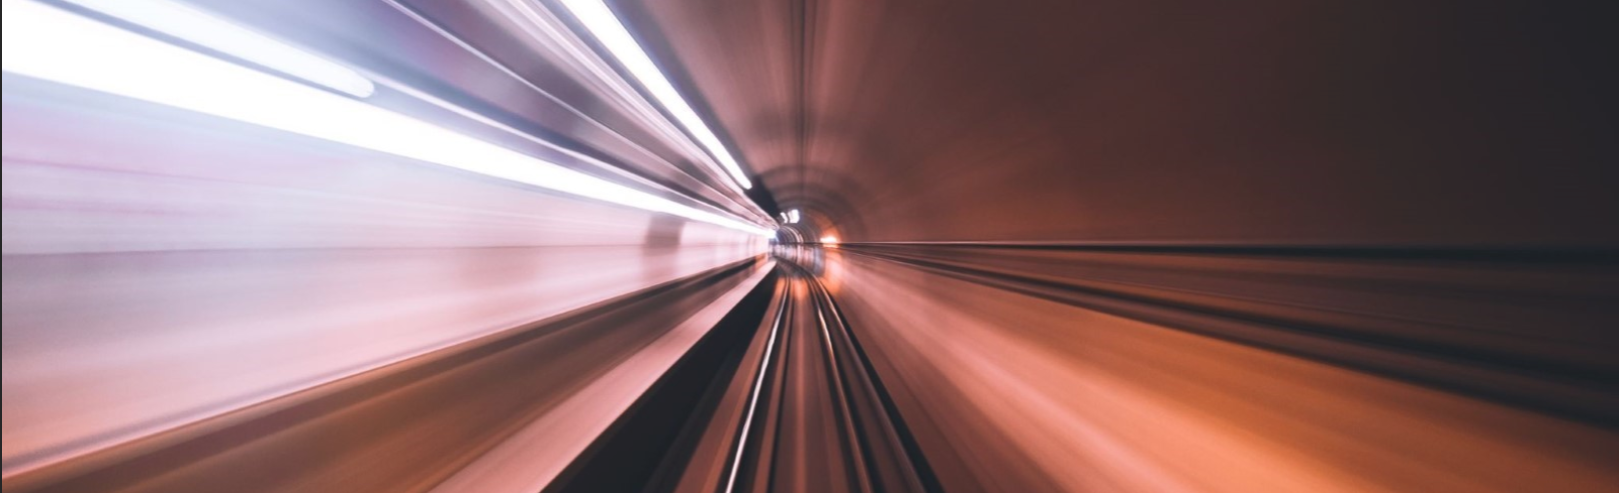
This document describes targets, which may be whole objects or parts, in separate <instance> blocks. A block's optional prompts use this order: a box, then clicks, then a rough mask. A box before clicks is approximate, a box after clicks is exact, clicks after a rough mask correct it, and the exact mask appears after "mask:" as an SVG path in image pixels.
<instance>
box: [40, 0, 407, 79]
mask: <svg viewBox="0 0 1619 493" xmlns="http://www.w3.org/2000/svg"><path fill="white" fill-rule="evenodd" d="M65 1H66V2H67V3H70V4H74V5H78V6H80V7H84V8H87V9H90V10H94V11H96V12H100V13H103V14H106V15H108V16H112V17H115V18H118V19H121V20H123V21H126V22H129V23H131V24H135V25H138V26H141V27H145V28H147V29H151V30H154V31H158V32H162V33H164V34H168V35H170V36H174V37H176V38H180V39H183V40H186V41H190V42H192V43H196V44H199V45H202V46H206V47H208V48H211V49H215V50H219V51H220V52H221V53H227V54H230V55H231V56H235V57H239V58H241V59H243V60H247V61H250V62H253V63H257V64H259V65H263V66H265V67H269V68H270V69H273V70H276V71H278V72H282V73H285V74H287V75H291V76H293V77H297V78H300V79H303V80H306V81H309V82H312V83H315V84H319V85H322V86H326V87H328V88H331V89H333V90H336V91H339V92H343V93H346V94H349V95H352V96H354V97H358V98H364V97H368V96H370V95H371V94H372V93H374V92H376V85H375V84H372V82H371V80H370V79H367V78H365V76H363V75H360V74H359V73H358V72H355V71H354V70H351V69H349V68H348V67H344V66H342V65H339V64H337V63H334V62H332V61H330V60H327V59H325V58H321V57H319V56H316V55H314V54H311V53H308V52H305V51H303V50H300V49H298V48H294V47H292V46H289V45H287V44H285V43H282V42H280V41H276V40H274V39H271V38H269V37H266V36H264V35H261V34H258V33H255V32H253V31H250V30H247V29H245V28H242V27H241V26H237V25H235V24H232V23H231V22H229V21H226V20H224V19H220V18H218V17H214V16H212V15H208V14H206V13H203V12H201V11H199V10H196V9H193V8H191V7H187V6H185V5H181V4H178V3H174V2H168V1H164V0H65Z"/></svg>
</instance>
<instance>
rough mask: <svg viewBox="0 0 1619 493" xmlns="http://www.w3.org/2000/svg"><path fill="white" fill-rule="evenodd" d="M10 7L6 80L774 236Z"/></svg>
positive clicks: (240, 71)
mask: <svg viewBox="0 0 1619 493" xmlns="http://www.w3.org/2000/svg"><path fill="white" fill-rule="evenodd" d="M109 3H117V2H109ZM3 5H4V13H3V14H0V20H3V23H4V26H3V28H0V34H3V36H4V39H3V41H0V49H3V53H0V63H3V65H4V67H3V68H4V70H5V71H6V72H12V73H16V74H21V75H25V76H29V77H35V78H40V79H45V80H49V81H53V82H58V83H62V84H67V85H72V86H78V87H83V88H86V89H91V90H96V91H101V92H107V93H111V94H116V95H120V96H125V97H130V98H135V99H141V100H145V101H150V102H153V103H158V104H163V105H168V106H173V107H177V108H182V109H186V110H191V111H196V112H199V113H206V114H209V115H214V116H219V117H224V118H229V119H232V120H239V121H243V122H247V123H252V124H256V125H262V126H265V127H270V128H274V129H278V130H283V131H287V132H292V133H296V134H301V135H307V136H310V137H315V138H320V139H325V140H330V141H334V142H340V143H343V144H348V145H352V146H356V147H361V148H365V149H370V150H373V151H378V152H383V153H388V154H393V155H397V156H402V157H406V158H410V159H416V160H419V161H424V162H429V163H433V164H439V165H443V166H448V167H452V168H457V169H461V170H466V171H470V172H473V173H478V174H483V175H488V176H492V177H496V178H501V179H506V180H511V181H515V182H519V183H524V184H529V185H534V186H538V187H543V188H547V189H551V190H556V191H560V192H565V193H569V194H573V195H578V196H581V197H587V198H591V199H596V200H601V201H604V202H610V203H614V204H619V205H625V206H629V207H634V208H638V209H644V210H649V211H655V212H662V213H668V214H673V215H676V216H681V217H685V218H687V219H692V220H696V221H702V222H706V223H711V224H717V225H720V226H724V227H728V228H732V229H736V230H740V231H745V232H748V233H752V234H755V235H759V236H763V237H769V236H771V234H772V232H771V231H770V230H768V229H765V228H761V227H758V226H756V225H753V224H750V223H746V222H743V221H739V220H736V219H733V218H730V217H726V216H722V215H719V214H716V213H712V212H708V211H704V210H699V209H696V208H693V207H691V206H687V205H684V204H680V203H677V202H674V201H671V200H668V199H665V198H663V197H659V196H656V195H652V194H650V193H647V192H643V191H640V190H636V189H633V188H630V187H626V186H623V185H619V184H616V183H612V182H608V181H605V180H602V179H600V178H596V177H593V176H590V175H587V174H584V173H580V172H578V171H574V170H571V169H568V168H564V167H562V166H560V165H557V164H555V163H551V162H547V161H542V160H540V159H537V158H534V157H531V156H528V155H525V154H522V153H519V152H516V151H513V150H510V149H507V148H504V147H501V146H498V145H494V144H491V143H488V142H484V141H481V140H478V139H475V138H472V137H469V136H466V135H463V134H460V133H457V132H455V131H452V130H448V129H445V128H443V127H439V126H436V125H433V124H430V123H426V122H423V121H421V120H417V119H415V118H412V117H410V116H406V115H403V114H399V113H395V112H392V111H388V110H385V109H382V108H379V107H376V106H372V105H369V104H365V103H363V102H361V101H358V100H355V99H350V98H347V97H343V96H339V95H336V94H333V93H330V92H326V91H322V90H319V89H315V88H312V87H309V86H305V85H303V84H299V83H296V82H292V81H288V80H286V79H282V78H279V77H275V76H271V75H268V74H265V73H263V72H259V71H256V70H253V69H250V68H247V67H244V66H241V65H237V64H234V63H230V62H227V61H224V60H221V59H217V58H213V57H209V56H206V55H203V54H201V53H198V52H194V51H190V50H186V49H183V48H180V47H178V46H175V45H171V44H167V43H164V42H161V41H157V40H155V39H152V38H147V37H144V36H141V35H138V34H135V33H132V32H129V31H125V30H122V29H118V28H116V27H113V26H110V25H107V24H103V23H101V22H97V21H93V20H90V19H87V18H84V17H81V16H78V15H75V14H72V13H69V12H66V11H63V10H60V9H57V8H54V7H50V6H46V5H43V4H39V3H36V2H32V1H27V0H4V4H3ZM288 48H289V49H290V47H288Z"/></svg>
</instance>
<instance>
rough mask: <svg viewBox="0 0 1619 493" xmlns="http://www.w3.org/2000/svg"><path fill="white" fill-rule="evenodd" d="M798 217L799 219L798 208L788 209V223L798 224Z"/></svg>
mask: <svg viewBox="0 0 1619 493" xmlns="http://www.w3.org/2000/svg"><path fill="white" fill-rule="evenodd" d="M798 219H799V216H798V209H793V210H790V211H787V223H788V224H798Z"/></svg>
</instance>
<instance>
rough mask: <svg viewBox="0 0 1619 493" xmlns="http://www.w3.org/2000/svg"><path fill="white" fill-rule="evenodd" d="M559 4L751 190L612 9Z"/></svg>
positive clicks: (591, 3) (596, 3)
mask: <svg viewBox="0 0 1619 493" xmlns="http://www.w3.org/2000/svg"><path fill="white" fill-rule="evenodd" d="M562 5H563V6H565V7H567V8H568V11H569V12H571V13H573V16H574V18H576V19H579V23H580V24H583V25H584V26H585V29H586V30H589V31H590V34H591V35H592V36H595V38H596V40H597V41H599V42H601V44H602V46H605V47H607V51H608V52H610V53H612V55H613V58H615V59H617V60H618V62H619V63H620V64H622V65H624V68H625V69H627V70H629V71H630V75H632V76H634V77H635V79H636V80H639V81H640V82H641V86H642V87H645V88H646V90H647V92H649V93H652V97H653V98H654V99H657V100H658V103H659V104H662V105H663V108H664V109H666V110H669V114H670V115H673V116H674V117H675V120H677V121H679V122H680V125H681V126H683V127H686V130H687V131H689V132H691V134H692V136H693V137H696V138H697V143H699V144H702V146H703V148H705V149H708V152H709V154H711V155H713V156H714V159H716V160H718V161H719V162H720V165H721V166H723V167H725V171H726V172H727V173H730V175H731V178H733V179H735V180H736V182H737V184H740V185H742V188H744V189H749V188H753V182H751V181H749V180H748V176H747V174H746V173H743V172H742V166H741V165H739V164H737V162H736V158H734V157H732V156H731V152H730V151H728V150H726V149H725V144H723V143H721V142H720V138H719V136H717V135H714V131H713V130H710V129H709V128H708V125H707V124H705V123H703V119H702V117H700V116H697V111H696V110H693V109H692V107H691V105H690V104H687V103H686V99H685V98H683V97H681V96H680V92H679V91H676V90H675V86H674V84H671V83H670V82H669V79H668V78H666V77H664V75H663V72H662V71H659V70H658V66H657V64H654V63H652V58H651V57H649V56H647V54H646V51H644V50H642V49H641V45H640V44H638V43H636V42H635V37H634V36H631V35H630V31H629V30H628V29H626V28H625V27H624V24H623V23H621V22H619V20H618V17H617V16H615V15H613V10H612V9H610V8H608V7H607V4H606V3H603V2H602V0H562Z"/></svg>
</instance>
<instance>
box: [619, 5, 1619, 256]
mask: <svg viewBox="0 0 1619 493" xmlns="http://www.w3.org/2000/svg"><path fill="white" fill-rule="evenodd" d="M616 7H617V8H618V9H619V10H620V11H621V15H623V16H625V17H626V20H627V21H628V22H629V23H630V24H631V27H632V29H633V30H634V31H636V32H638V33H639V35H640V36H641V37H642V38H643V44H646V45H647V46H649V47H650V48H651V49H652V51H653V52H654V56H655V57H657V58H658V59H659V60H660V61H661V63H662V64H663V65H664V66H665V68H666V70H667V71H670V72H673V73H675V79H677V81H678V82H677V84H683V85H685V88H684V89H685V91H686V92H687V93H688V94H692V95H693V96H695V97H696V99H698V100H699V101H700V104H699V106H701V105H703V104H702V103H706V106H707V107H708V108H709V109H710V110H711V111H712V114H711V115H709V118H710V119H712V120H714V121H717V122H719V123H720V125H721V126H722V127H723V128H724V129H725V131H726V132H727V133H728V134H729V136H730V138H731V139H732V145H733V147H735V148H737V149H738V150H739V151H740V153H741V154H742V156H743V160H744V161H745V162H746V164H747V165H748V166H750V167H751V169H752V170H753V171H754V172H755V173H757V175H758V176H760V177H761V178H762V181H763V183H764V184H765V185H766V186H767V187H768V188H769V189H770V190H771V192H773V194H774V196H775V198H776V199H777V201H778V202H779V203H780V204H781V206H782V207H783V208H792V207H802V208H804V209H806V211H808V212H810V213H811V214H815V215H818V216H821V217H824V218H825V220H826V221H828V222H829V223H831V224H833V225H835V227H836V228H838V229H840V230H842V231H844V234H845V235H846V236H847V239H850V240H1027V241H1034V240H1045V241H1051V240H1061V241H1095V240H1111V241H1234V240H1238V239H1241V240H1242V241H1246V242H1282V243H1316V242H1361V243H1385V242H1389V243H1400V242H1409V243H1430V242H1438V241H1441V239H1442V240H1443V241H1444V242H1460V243H1476V244H1515V243H1522V242H1526V241H1537V242H1573V243H1580V244H1593V243H1596V244H1611V243H1613V242H1615V240H1616V239H1619V232H1616V231H1614V230H1612V229H1611V228H1603V227H1600V225H1602V224H1612V223H1613V222H1614V220H1615V219H1616V218H1619V201H1616V199H1615V198H1614V194H1612V192H1611V190H1610V189H1609V188H1608V185H1611V183H1612V182H1613V178H1615V173H1614V171H1613V168H1614V166H1612V163H1615V162H1619V151H1616V147H1619V146H1616V145H1615V139H1614V135H1619V128H1616V126H1615V123H1614V121H1613V119H1612V118H1611V115H1613V114H1614V113H1613V110H1614V107H1615V105H1614V104H1613V103H1614V102H1613V100H1612V99H1611V96H1607V95H1603V94H1601V91H1600V88H1601V87H1604V86H1605V85H1607V84H1608V83H1610V82H1619V81H1616V80H1615V77H1614V73H1615V72H1614V70H1613V69H1612V64H1611V62H1607V61H1602V60H1605V58H1603V57H1602V56H1601V54H1600V53H1598V49H1597V48H1593V47H1594V46H1600V45H1602V44H1603V43H1600V41H1605V40H1606V39H1601V38H1602V37H1604V36H1606V37H1612V34H1603V30H1602V28H1601V26H1600V25H1599V23H1597V22H1595V21H1594V20H1590V19H1594V18H1598V17H1591V14H1592V13H1588V12H1573V11H1557V12H1553V11H1547V10H1530V9H1540V8H1541V7H1529V6H1521V5H1520V6H1512V7H1503V6H1496V5H1485V4H1480V3H1477V2H1466V3H1465V5H1464V4H1456V5H1439V4H1432V5H1429V4H1424V5H1404V4H1398V3H1396V4H1381V3H1375V4H1374V3H1371V2H1341V3H1338V4H1337V5H1329V4H1326V3H1319V2H1242V3H1240V4H1229V3H1219V4H1214V3H1199V2H1185V3H1181V4H1172V3H1166V2H1017V5H1010V4H1005V3H1000V2H949V3H941V2H868V1H814V0H786V1H752V0H748V1H742V0H719V1H716V0H659V1H644V0H625V1H620V2H618V3H616ZM1395 14H1398V15H1395ZM1582 17H1589V18H1590V19H1587V20H1585V21H1580V20H1578V19H1580V18H1582ZM1553 20H1556V21H1557V22H1556V24H1557V25H1560V26H1565V27H1563V28H1561V29H1550V28H1548V27H1546V26H1550V25H1553V22H1552V21H1553ZM1569 25H1574V26H1587V27H1589V29H1587V30H1581V29H1578V28H1576V29H1572V30H1571V29H1569V28H1567V27H1566V26H1569ZM1368 32H1371V33H1375V35H1373V36H1368V35H1367V33H1368ZM1591 41H1599V42H1598V43H1595V44H1592V43H1590V42H1591ZM1602 98H1610V99H1602ZM1553 170H1555V171H1553ZM1604 183H1607V184H1604ZM1576 213H1578V214H1576ZM1546 218H1561V219H1553V220H1546Z"/></svg>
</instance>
